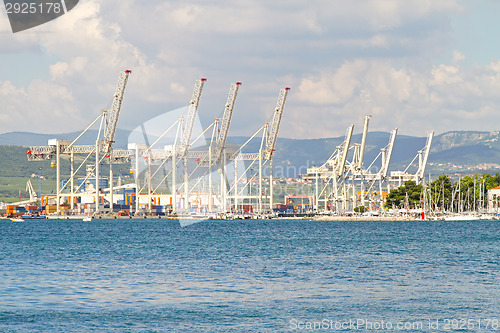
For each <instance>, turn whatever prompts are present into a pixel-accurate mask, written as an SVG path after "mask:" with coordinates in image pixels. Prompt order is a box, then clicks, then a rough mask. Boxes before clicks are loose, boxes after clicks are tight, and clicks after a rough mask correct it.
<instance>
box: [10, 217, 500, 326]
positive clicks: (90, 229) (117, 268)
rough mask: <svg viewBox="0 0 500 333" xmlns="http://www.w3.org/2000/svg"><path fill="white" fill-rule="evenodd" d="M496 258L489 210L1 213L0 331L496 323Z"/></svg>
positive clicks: (499, 270) (499, 299) (499, 307)
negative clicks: (128, 215) (309, 216)
mask: <svg viewBox="0 0 500 333" xmlns="http://www.w3.org/2000/svg"><path fill="white" fill-rule="evenodd" d="M499 258H500V222H497V221H480V222H478V221H474V222H311V221H279V220H257V221H238V222H227V221H209V222H202V223H198V224H193V225H189V226H186V227H181V226H180V225H179V223H178V222H177V223H176V222H172V221H166V220H98V221H97V220H96V221H93V222H90V223H89V222H82V221H50V220H47V221H43V222H42V221H38V222H25V223H12V222H10V221H8V220H3V221H1V222H0V269H1V271H0V332H171V331H173V332H247V331H248V332H256V331H260V332H286V331H297V332H300V331H319V332H333V331H344V332H349V331H352V332H359V331H365V332H374V331H379V332H387V331H403V330H405V331H409V332H419V331H422V332H453V331H457V332H469V331H470V332H495V331H497V332H500V327H499V320H500V263H499V261H500V259H499ZM463 320H468V321H463ZM464 323H465V324H464ZM398 325H399V326H398ZM467 325H469V326H467Z"/></svg>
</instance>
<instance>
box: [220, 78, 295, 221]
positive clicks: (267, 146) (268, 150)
mask: <svg viewBox="0 0 500 333" xmlns="http://www.w3.org/2000/svg"><path fill="white" fill-rule="evenodd" d="M289 91H290V88H289V87H286V88H283V89H281V90H280V92H279V95H278V100H277V102H276V107H275V108H274V111H273V117H272V121H271V123H269V122H266V123H264V125H263V126H262V127H261V128H260V129H259V130H257V131H256V132H255V133H254V134H253V135H252V136H251V137H250V138H249V139H248V140H247V141H246V142H245V143H244V144H243V145H242V146H241V147H240V148H239V149H237V150H236V151H235V152H234V153H232V155H231V156H230V157H229V159H230V160H233V161H234V162H235V168H234V169H235V177H234V179H235V180H234V184H233V186H232V187H231V188H229V190H228V193H230V192H233V193H234V195H233V196H229V199H233V200H234V207H235V210H236V211H237V210H238V200H239V199H247V198H248V199H250V200H251V199H253V198H255V199H257V200H258V205H259V206H258V211H259V213H263V208H264V195H263V183H262V181H263V178H264V177H263V167H264V166H265V165H266V164H267V163H269V166H270V175H269V196H268V198H269V210H272V208H273V193H274V192H273V155H274V151H275V150H276V149H275V148H276V141H277V138H278V132H279V128H280V124H281V119H282V116H283V111H284V109H285V102H286V98H287V95H288V92H289ZM260 133H262V139H261V144H260V148H259V152H258V153H243V152H242V151H243V149H244V148H245V147H246V146H247V144H248V143H250V141H252V140H253V139H254V138H255V137H256V136H257V135H259V134H260ZM238 161H250V163H249V165H248V166H246V169H245V173H244V175H246V174H248V173H249V172H250V170H251V168H252V166H253V165H254V164H255V163H256V162H257V161H258V171H257V172H256V173H255V175H252V176H251V178H252V179H253V178H254V177H255V176H257V179H258V182H259V187H258V188H259V189H258V191H259V193H258V195H256V196H245V195H242V193H243V191H244V190H245V189H246V187H247V186H248V183H247V184H246V185H245V186H244V187H243V188H242V189H238V183H239V182H240V181H241V180H242V177H243V176H244V175H243V176H241V177H239V175H238ZM222 200H223V202H225V197H223V198H222Z"/></svg>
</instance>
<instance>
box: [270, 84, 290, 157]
mask: <svg viewBox="0 0 500 333" xmlns="http://www.w3.org/2000/svg"><path fill="white" fill-rule="evenodd" d="M289 90H290V88H288V87H286V88H283V89H281V90H280V94H279V96H278V102H277V103H276V108H275V109H274V114H273V120H272V122H271V129H270V130H269V132H268V135H267V143H266V155H265V159H267V160H270V159H271V157H272V156H273V152H274V148H275V147H276V139H277V138H278V131H279V128H280V123H281V116H282V115H283V110H284V109H285V101H286V96H287V95H288V91H289Z"/></svg>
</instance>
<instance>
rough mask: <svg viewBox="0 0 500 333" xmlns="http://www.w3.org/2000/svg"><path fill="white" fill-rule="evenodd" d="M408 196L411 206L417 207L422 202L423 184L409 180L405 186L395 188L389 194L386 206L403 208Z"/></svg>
mask: <svg viewBox="0 0 500 333" xmlns="http://www.w3.org/2000/svg"><path fill="white" fill-rule="evenodd" d="M407 196H408V204H409V207H406V208H416V207H417V206H419V205H420V203H421V197H422V185H417V183H416V182H414V181H413V180H408V181H406V182H405V184H404V185H403V186H400V187H398V188H397V189H393V190H391V191H390V192H389V194H388V195H387V199H386V202H385V207H386V208H393V207H394V208H403V207H404V206H405V202H406V197H407Z"/></svg>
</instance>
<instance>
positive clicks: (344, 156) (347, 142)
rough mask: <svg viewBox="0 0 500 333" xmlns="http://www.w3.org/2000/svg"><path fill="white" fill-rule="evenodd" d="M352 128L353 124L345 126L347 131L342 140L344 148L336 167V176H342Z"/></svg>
mask: <svg viewBox="0 0 500 333" xmlns="http://www.w3.org/2000/svg"><path fill="white" fill-rule="evenodd" d="M353 130H354V125H351V126H349V127H348V128H347V133H346V135H345V140H344V148H343V149H342V155H341V156H342V159H341V160H340V164H339V167H338V173H337V176H338V177H342V176H343V175H344V169H345V162H346V160H347V153H348V152H349V145H350V144H351V138H352V132H353Z"/></svg>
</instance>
